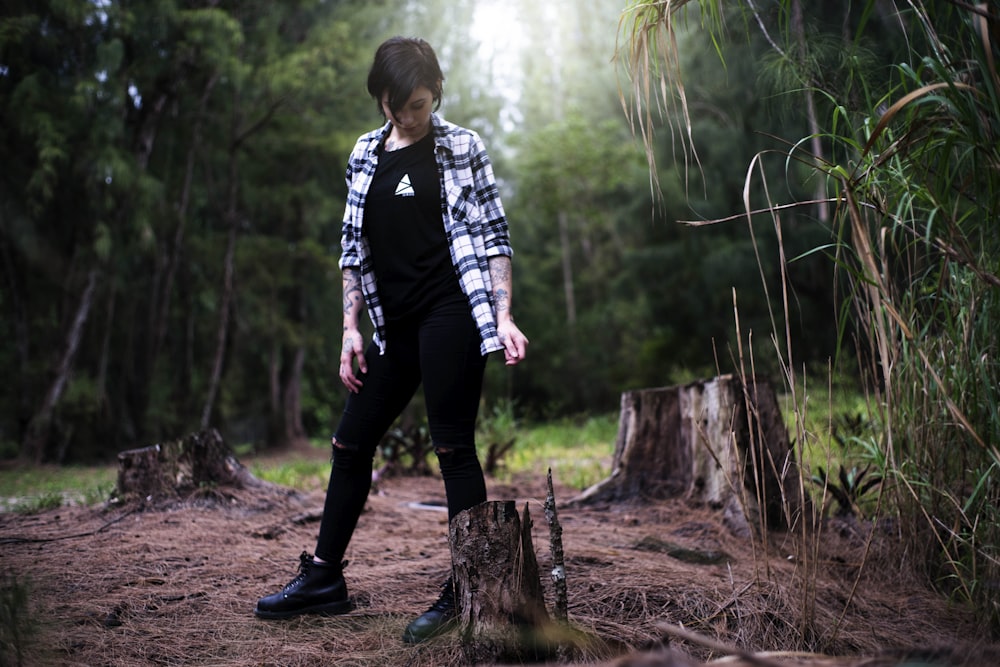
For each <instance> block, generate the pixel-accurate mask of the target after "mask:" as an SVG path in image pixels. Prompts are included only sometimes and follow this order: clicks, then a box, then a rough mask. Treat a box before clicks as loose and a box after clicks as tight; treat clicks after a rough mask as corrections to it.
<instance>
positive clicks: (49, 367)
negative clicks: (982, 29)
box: [0, 0, 850, 462]
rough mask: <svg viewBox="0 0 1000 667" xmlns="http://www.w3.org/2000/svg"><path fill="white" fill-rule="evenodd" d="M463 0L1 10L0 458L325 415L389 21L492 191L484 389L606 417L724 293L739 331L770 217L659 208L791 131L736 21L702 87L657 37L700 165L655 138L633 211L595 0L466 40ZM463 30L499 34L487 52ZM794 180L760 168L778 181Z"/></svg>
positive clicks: (813, 310) (813, 337)
mask: <svg viewBox="0 0 1000 667" xmlns="http://www.w3.org/2000/svg"><path fill="white" fill-rule="evenodd" d="M491 4H492V5H494V9H496V4H495V2H494V0H479V2H476V1H474V0H459V1H456V2H444V1H443V0H424V1H418V0H413V1H411V2H407V3H403V4H402V6H400V4H399V3H388V2H385V1H381V0H377V1H375V2H372V1H370V0H337V1H333V0H290V1H289V2H282V3H273V2H264V1H262V0H244V1H241V2H234V1H226V0H204V1H201V2H199V1H181V0H155V1H154V2H147V3H134V2H128V1H126V0H32V1H31V2H28V1H26V0H11V1H10V2H5V3H4V6H3V8H2V10H0V146H2V151H3V168H2V169H0V270H2V278H0V311H2V320H3V334H4V336H3V343H2V344H0V373H2V375H3V377H6V378H7V380H6V381H5V382H4V383H2V384H0V454H2V455H3V456H7V457H9V456H17V455H19V456H22V457H24V458H27V459H30V460H35V461H57V462H66V461H80V460H90V459H96V458H102V457H107V456H109V455H111V454H113V453H115V452H117V451H119V450H121V449H124V448H128V447H133V446H139V445H145V444H148V443H150V442H155V441H158V440H162V439H166V438H171V437H176V436H177V435H179V434H182V433H184V432H187V431H190V430H194V429H197V428H199V427H202V426H207V425H212V426H217V427H219V428H221V429H222V430H223V432H224V434H225V435H226V436H227V438H229V439H231V440H233V441H235V442H253V443H256V444H259V445H280V444H283V443H287V442H290V441H292V440H295V439H297V438H302V437H324V436H325V435H326V434H327V433H328V432H329V431H330V430H331V429H332V428H333V427H334V425H335V421H336V419H337V417H338V415H339V411H340V408H341V406H342V402H343V399H344V390H343V388H342V387H341V386H340V385H339V381H338V378H337V376H336V372H335V369H336V367H337V359H338V355H339V346H340V330H341V312H340V303H341V295H340V289H341V282H340V276H339V271H338V269H337V259H338V257H339V233H340V220H341V216H342V212H343V204H344V194H345V185H344V183H343V172H344V165H345V164H346V159H347V155H348V152H349V150H350V148H351V146H352V145H353V142H354V140H355V138H356V137H357V136H358V135H359V134H361V133H362V132H365V131H367V130H369V129H371V128H373V127H375V126H376V125H378V124H379V123H380V122H381V119H380V117H379V116H378V115H377V113H376V109H375V105H374V103H373V102H372V101H371V99H370V98H369V97H368V95H367V93H366V91H365V86H364V82H365V77H366V75H367V68H368V65H369V63H370V59H371V56H372V53H373V51H374V48H375V46H376V45H377V44H378V43H379V42H380V41H381V40H382V39H384V38H385V37H387V36H389V35H392V34H397V33H400V34H411V35H420V36H423V37H425V38H426V39H428V41H430V42H431V43H432V44H433V45H434V46H435V48H436V49H437V51H438V54H439V56H440V59H441V61H442V67H443V69H444V71H445V75H446V77H447V79H446V82H445V99H444V104H443V106H442V109H441V112H442V113H443V114H444V115H445V116H446V117H448V118H449V119H450V120H452V121H455V122H458V123H460V124H463V125H467V126H469V127H472V128H473V129H476V130H477V131H479V132H480V133H481V134H482V135H483V137H484V139H485V140H486V142H487V146H488V148H489V149H490V153H491V156H492V157H493V160H494V162H495V165H494V166H495V170H496V172H497V174H498V177H499V178H500V180H501V186H502V188H503V191H504V202H505V205H506V208H507V210H508V214H509V218H510V222H511V233H512V237H513V242H514V247H515V295H514V307H515V312H516V314H517V316H518V322H519V324H520V325H521V326H522V328H523V329H524V331H525V332H526V333H527V335H528V337H529V338H530V339H531V341H532V343H531V348H530V351H529V359H528V360H527V362H526V363H524V364H521V365H519V366H517V367H516V368H515V369H513V370H510V369H506V368H504V367H503V365H502V364H497V363H493V364H491V365H490V366H489V372H488V378H487V391H486V394H485V400H486V401H487V402H493V401H498V400H507V401H512V402H513V403H514V405H515V406H517V409H518V410H519V411H521V412H522V413H523V414H526V415H529V416H532V417H539V418H545V417H550V416H555V415H561V414H567V413H574V412H580V411H599V412H607V411H611V410H615V409H616V408H617V401H618V396H619V394H620V392H621V391H623V390H625V389H628V388H635V387H637V386H651V385H663V384H669V383H673V382H677V381H682V380H685V379H687V378H690V377H693V376H696V375H707V374H713V373H714V372H715V371H716V369H719V370H722V371H723V372H725V371H727V370H730V369H731V368H732V365H733V364H732V354H733V351H732V349H731V348H732V341H733V340H734V338H735V336H734V315H733V290H734V289H735V290H736V291H737V294H738V300H739V309H740V317H741V320H742V323H741V326H742V327H743V328H744V331H746V330H749V329H753V330H754V331H759V332H760V334H759V338H760V342H761V344H762V345H768V344H769V343H767V336H768V335H769V333H770V330H771V325H770V323H769V320H768V314H767V313H768V304H767V301H768V298H771V299H776V298H780V295H775V294H771V295H766V294H765V293H764V292H763V290H762V288H761V284H762V280H761V273H762V272H763V273H764V275H765V281H766V280H770V279H772V278H774V277H775V276H777V275H778V273H779V271H780V263H779V258H778V256H777V253H776V250H775V247H776V244H775V239H774V238H773V237H774V231H773V229H765V228H762V229H759V230H753V231H754V238H755V239H756V244H757V247H756V248H755V247H754V245H753V244H752V243H751V237H750V235H749V233H748V230H747V228H746V225H745V224H744V225H738V224H734V225H730V226H718V227H713V228H708V229H693V228H691V227H688V226H684V225H679V224H677V221H678V220H695V219H702V218H711V217H718V216H723V215H727V214H731V213H734V212H739V211H740V210H741V208H742V203H741V193H742V189H743V184H744V178H745V170H746V165H747V164H748V163H749V162H750V160H751V159H752V157H753V155H755V154H756V153H758V152H759V151H761V150H763V149H766V148H768V147H771V148H773V147H775V145H776V142H775V140H774V139H773V138H771V137H772V135H782V136H786V135H788V134H791V135H792V136H802V135H804V134H806V133H807V131H806V128H807V119H806V118H805V117H804V115H803V114H802V113H801V109H800V107H801V104H799V102H797V101H796V100H795V99H793V98H791V97H782V96H781V95H780V94H779V93H781V92H782V91H781V90H780V89H779V88H780V86H779V85H778V84H777V83H774V82H773V81H771V82H768V81H766V80H765V79H764V78H763V72H764V68H765V65H766V55H767V53H768V52H769V48H770V47H769V46H768V44H767V43H766V42H765V40H763V39H762V38H761V37H760V35H759V34H755V33H754V34H751V33H750V32H749V31H748V32H747V33H746V34H741V35H739V36H738V37H732V38H731V39H730V40H729V43H727V45H726V48H727V49H735V50H738V51H739V52H740V53H741V54H742V55H741V56H740V57H736V58H734V57H729V58H727V63H728V69H727V71H726V76H725V78H719V77H718V75H717V71H718V69H719V67H718V64H719V63H718V56H717V54H716V51H715V49H716V45H715V44H713V43H711V42H709V41H706V40H701V41H699V40H698V39H697V38H696V37H694V36H687V37H685V38H684V49H683V54H684V55H683V59H684V62H685V67H687V68H688V76H689V78H688V80H689V82H692V84H691V88H692V89H691V90H689V93H688V95H689V98H690V100H691V103H692V108H693V109H695V110H696V113H695V115H694V119H693V124H692V132H693V134H694V135H695V136H696V137H697V144H698V148H699V156H700V163H701V165H700V171H691V172H690V173H689V172H686V171H685V169H684V166H683V164H680V163H679V161H678V160H675V157H678V155H679V153H678V151H677V149H676V147H675V146H674V145H673V144H672V141H671V135H670V133H669V132H665V133H663V134H662V139H661V140H660V145H658V146H657V147H656V152H657V155H658V161H657V162H658V164H659V165H661V166H660V167H659V173H658V180H659V182H660V184H661V187H662V188H663V193H664V197H663V198H662V200H661V201H660V202H659V203H657V202H656V201H654V198H653V196H652V194H651V189H650V174H649V171H648V169H647V163H646V160H645V154H644V151H643V147H642V142H641V141H640V140H638V139H637V138H636V137H635V135H634V133H633V129H632V128H631V126H630V118H629V116H628V114H627V113H626V112H625V111H624V110H623V107H622V104H621V100H620V98H619V91H620V87H621V82H620V80H619V79H620V76H621V73H620V72H619V71H618V70H617V69H616V65H615V62H614V55H615V48H616V44H617V38H618V36H619V18H620V12H621V9H622V7H621V2H620V0H619V1H611V0H602V1H601V2H593V3H579V2H575V1H570V0H552V1H551V2H548V3H532V2H528V1H527V0H518V1H517V2H513V3H503V5H502V7H501V11H502V13H503V14H504V15H505V16H507V17H509V18H511V19H512V20H513V22H511V23H510V25H507V24H504V25H495V26H487V30H486V32H484V31H483V27H482V26H481V25H478V27H477V20H478V19H477V16H478V14H477V11H478V10H479V9H480V7H479V5H491ZM810 11H811V10H810ZM816 11H820V10H816ZM826 11H828V10H826ZM821 18H823V17H819V16H818V15H817V17H816V19H817V23H816V25H817V26H818V28H817V29H818V30H821V31H822V29H823V28H822V26H824V25H827V24H825V23H823V22H822V21H820V20H819V19H821ZM849 18H850V17H846V18H845V17H839V18H838V21H839V22H838V23H829V25H830V26H831V27H830V30H831V31H833V32H836V31H839V30H841V29H842V28H843V26H842V23H843V21H844V20H847V19H849ZM768 20H774V21H775V24H777V18H774V19H768ZM490 30H492V31H493V32H494V33H496V32H497V31H500V32H503V31H516V32H510V33H509V34H508V33H503V34H501V35H500V38H499V39H498V40H497V42H496V44H497V45H498V46H495V49H496V51H497V53H496V55H497V56H498V57H497V58H496V59H493V60H491V59H490V57H489V56H490V55H492V54H490V53H487V52H486V51H485V50H484V49H483V44H481V39H482V38H483V35H488V34H489V31H490ZM748 35H749V37H748ZM494 36H495V35H494ZM664 122H665V121H664ZM793 128H797V131H792V129H793ZM768 168H774V167H773V166H772V167H768ZM803 178H804V177H803V176H802V175H801V174H797V173H795V172H794V169H790V170H789V173H788V174H786V175H785V178H784V181H785V182H786V183H787V184H788V188H789V190H790V191H792V192H793V193H794V195H795V196H799V195H802V194H803V193H806V192H807V191H808V190H809V188H811V187H812V186H811V185H810V184H808V183H806V182H803ZM789 224H790V227H789V229H791V230H792V234H791V236H792V238H791V239H789V238H786V239H785V242H786V245H787V246H788V247H790V248H791V249H792V250H793V254H794V252H795V251H804V250H806V249H808V248H811V247H815V246H816V245H818V244H819V242H818V240H817V239H822V238H823V235H824V234H826V233H828V230H827V229H824V227H823V225H822V223H821V222H819V221H818V220H817V218H816V216H815V215H814V214H811V213H810V214H807V213H800V214H796V216H794V217H793V218H792V219H791V220H790V223H789ZM758 253H759V254H760V256H761V259H760V265H758V260H757V254H758ZM789 271H790V273H791V277H792V285H793V287H794V289H795V290H796V295H797V301H796V304H797V306H796V308H795V312H796V317H797V318H798V320H797V326H796V327H795V330H794V331H793V336H795V337H796V338H797V339H798V340H800V341H801V350H802V351H804V354H803V355H802V356H800V359H804V360H805V361H806V362H811V361H819V362H825V360H826V359H827V358H828V356H829V355H831V354H833V351H834V347H835V344H836V332H835V331H834V330H833V329H834V327H833V326H832V324H831V321H832V319H833V315H834V312H833V308H834V298H833V289H832V275H833V274H832V270H831V269H830V267H829V266H828V265H827V264H825V263H824V261H823V259H822V257H821V256H819V255H816V256H815V257H811V258H808V259H803V260H802V261H799V262H795V263H792V264H791V265H790V268H789ZM762 363H763V362H762ZM765 366H766V364H765ZM762 370H765V371H766V370H767V368H763V369H762Z"/></svg>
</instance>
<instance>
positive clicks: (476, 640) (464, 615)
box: [449, 500, 549, 664]
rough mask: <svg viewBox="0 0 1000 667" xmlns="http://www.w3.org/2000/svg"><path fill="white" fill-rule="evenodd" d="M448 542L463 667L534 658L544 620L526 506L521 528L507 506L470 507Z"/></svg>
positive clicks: (460, 516) (539, 650)
mask: <svg viewBox="0 0 1000 667" xmlns="http://www.w3.org/2000/svg"><path fill="white" fill-rule="evenodd" d="M449 538H450V542H451V559H452V568H453V576H454V581H455V596H456V601H457V603H458V609H459V624H460V628H461V633H462V646H463V652H464V655H465V658H466V662H467V664H494V663H496V662H504V661H515V662H520V661H522V660H524V659H537V658H538V657H540V656H541V654H542V653H544V652H546V649H545V647H544V642H542V641H541V639H540V638H541V635H542V633H540V632H539V630H540V629H542V628H543V627H544V626H545V625H546V624H548V622H549V618H548V614H547V613H546V611H545V601H544V599H543V597H542V585H541V581H540V579H539V576H538V562H537V561H536V559H535V550H534V547H533V545H532V542H531V518H530V516H529V513H528V506H527V505H525V508H524V521H523V522H522V521H521V518H520V517H519V516H518V514H517V509H516V508H515V506H514V501H512V500H507V501H492V502H485V503H482V504H480V505H477V506H475V507H472V508H470V509H468V510H465V511H464V512H461V513H459V514H458V515H457V516H456V517H455V518H454V519H452V521H451V524H450V529H449Z"/></svg>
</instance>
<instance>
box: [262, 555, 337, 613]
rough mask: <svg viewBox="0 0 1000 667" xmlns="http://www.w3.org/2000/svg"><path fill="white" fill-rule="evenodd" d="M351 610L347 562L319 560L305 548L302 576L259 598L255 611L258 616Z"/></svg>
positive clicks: (301, 562) (302, 560) (301, 558)
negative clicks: (347, 581) (322, 561)
mask: <svg viewBox="0 0 1000 667" xmlns="http://www.w3.org/2000/svg"><path fill="white" fill-rule="evenodd" d="M350 610H351V602H350V600H348V599H347V583H346V582H345V581H344V567H343V564H342V563H337V564H334V563H317V562H316V561H314V560H313V557H312V556H311V555H309V554H308V553H306V552H305V551H303V552H302V555H301V556H299V574H298V576H296V577H295V578H294V579H292V580H291V581H290V582H288V585H286V586H285V587H284V588H282V589H281V590H280V591H278V592H277V593H274V594H273V595H268V596H267V597H263V598H261V599H259V600H257V607H256V608H255V609H254V610H253V613H254V614H255V615H256V616H257V617H258V618H265V619H281V618H292V617H293V616H298V615H300V614H321V615H325V616H329V615H333V614H344V613H347V612H348V611H350Z"/></svg>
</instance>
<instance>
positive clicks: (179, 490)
mask: <svg viewBox="0 0 1000 667" xmlns="http://www.w3.org/2000/svg"><path fill="white" fill-rule="evenodd" d="M272 486H273V485H271V484H270V483H268V482H265V481H263V480H260V479H258V478H256V477H254V476H253V474H252V473H251V472H250V471H249V470H247V469H246V468H245V467H244V466H243V465H242V464H241V463H240V462H239V461H237V460H236V457H235V456H234V455H233V452H232V450H231V449H230V448H229V446H228V445H227V444H226V443H225V441H224V440H223V438H222V435H221V434H219V432H218V431H216V430H215V429H211V430H208V431H202V432H200V433H192V434H190V435H188V436H187V437H185V438H183V439H181V440H172V441H168V442H163V443H160V444H156V445H151V446H149V447H142V448H140V449H130V450H127V451H124V452H120V453H119V454H118V483H117V485H116V489H115V492H116V493H115V495H116V496H117V498H118V499H119V500H121V501H127V500H137V499H139V500H144V501H146V502H151V501H157V500H164V499H172V498H180V497H183V496H186V495H189V494H191V493H192V492H195V491H198V490H200V489H204V488H214V487H232V488H237V489H246V488H264V487H268V488H270V487H272Z"/></svg>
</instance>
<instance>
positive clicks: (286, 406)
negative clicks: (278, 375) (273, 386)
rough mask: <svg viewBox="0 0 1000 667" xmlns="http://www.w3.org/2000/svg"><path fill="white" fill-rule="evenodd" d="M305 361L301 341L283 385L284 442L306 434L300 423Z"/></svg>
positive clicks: (304, 352)
mask: <svg viewBox="0 0 1000 667" xmlns="http://www.w3.org/2000/svg"><path fill="white" fill-rule="evenodd" d="M305 363H306V348H305V346H304V345H302V344H301V343H300V344H299V346H298V347H297V348H296V349H295V356H294V359H293V360H292V368H291V370H290V372H289V374H288V380H287V381H286V382H285V387H284V392H283V393H284V396H283V398H284V400H283V402H282V408H283V409H282V415H283V418H282V423H283V424H284V425H285V433H284V436H285V442H289V443H290V442H295V441H296V440H301V439H303V438H305V436H306V429H305V427H304V426H303V425H302V369H303V367H304V366H305Z"/></svg>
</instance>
